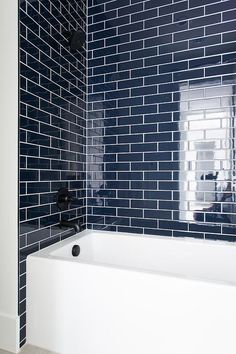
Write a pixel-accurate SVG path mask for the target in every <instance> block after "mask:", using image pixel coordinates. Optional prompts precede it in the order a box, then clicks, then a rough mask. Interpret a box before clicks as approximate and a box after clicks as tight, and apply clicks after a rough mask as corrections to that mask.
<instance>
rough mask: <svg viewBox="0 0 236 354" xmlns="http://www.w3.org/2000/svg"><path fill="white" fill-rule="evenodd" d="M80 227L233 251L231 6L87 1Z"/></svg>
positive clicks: (167, 0)
mask: <svg viewBox="0 0 236 354" xmlns="http://www.w3.org/2000/svg"><path fill="white" fill-rule="evenodd" d="M88 31H89V36H88V40H89V43H88V49H89V72H88V74H89V78H88V80H89V95H88V99H89V113H88V132H87V134H88V175H87V178H88V185H87V187H88V195H87V196H88V199H87V201H88V219H87V221H88V227H89V228H93V229H104V230H113V231H119V232H131V233H140V234H151V235H163V236H177V237H178V236H190V237H197V238H206V239H219V240H228V241H236V236H235V231H236V228H235V224H236V207H235V199H236V198H235V195H236V194H235V188H236V181H235V78H236V77H235V73H236V70H235V69H236V64H235V62H236V43H235V39H236V2H235V1H234V0H228V1H219V0H203V1H202V0H201V1H199V0H182V1H179V0H178V1H177V0H159V1H157V0H145V1H144V0H112V1H111V0H89V8H88Z"/></svg>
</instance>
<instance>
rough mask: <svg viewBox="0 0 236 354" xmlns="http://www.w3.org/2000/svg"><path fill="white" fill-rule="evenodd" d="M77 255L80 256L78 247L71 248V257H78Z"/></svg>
mask: <svg viewBox="0 0 236 354" xmlns="http://www.w3.org/2000/svg"><path fill="white" fill-rule="evenodd" d="M79 254H80V246H79V245H74V246H73V247H72V256H73V257H78V255H79Z"/></svg>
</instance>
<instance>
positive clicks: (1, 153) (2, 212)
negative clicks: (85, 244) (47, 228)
mask: <svg viewBox="0 0 236 354" xmlns="http://www.w3.org/2000/svg"><path fill="white" fill-rule="evenodd" d="M0 171H1V172H0V348H3V349H6V350H9V351H11V352H13V353H14V352H17V351H18V346H19V344H18V341H19V333H18V332H19V329H18V328H19V319H18V315H17V271H18V268H17V260H18V240H17V239H18V237H17V233H18V232H17V223H18V221H17V214H18V200H17V198H18V197H17V183H18V182H17V180H18V2H17V0H7V1H5V0H0Z"/></svg>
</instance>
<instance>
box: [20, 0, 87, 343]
mask: <svg viewBox="0 0 236 354" xmlns="http://www.w3.org/2000/svg"><path fill="white" fill-rule="evenodd" d="M19 20H20V118H19V125H20V173H19V177H20V185H19V188H20V195H19V207H20V209H19V219H20V224H19V246H20V250H19V261H20V265H19V314H20V327H21V331H20V342H21V345H22V344H24V343H25V338H26V312H25V311H26V256H27V255H28V254H30V253H32V252H35V251H37V250H38V249H40V248H43V247H45V246H48V245H50V244H52V243H54V242H57V241H60V240H61V239H63V238H65V237H68V236H69V235H71V230H70V231H69V232H68V231H62V230H61V229H59V227H58V223H59V220H60V218H61V214H62V213H61V212H60V210H59V209H58V208H57V206H56V193H57V191H58V189H59V188H60V187H67V188H68V189H69V190H71V191H72V193H73V196H74V198H76V200H77V201H76V203H75V204H74V205H72V207H71V208H70V211H69V212H68V213H66V214H68V215H66V216H67V217H69V218H70V219H73V218H79V219H80V221H81V224H82V225H83V227H84V228H85V222H86V220H85V215H86V202H85V200H86V186H85V179H86V168H85V165H86V51H85V50H82V51H80V52H78V51H74V52H73V51H71V50H70V48H69V45H68V41H67V40H66V38H65V36H64V35H63V33H64V32H65V31H72V30H75V29H83V30H84V31H86V8H85V1H81V0H80V1H77V0H70V1H62V0H42V1H27V0H23V1H20V9H19ZM63 214H65V213H63Z"/></svg>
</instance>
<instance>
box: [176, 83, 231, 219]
mask: <svg viewBox="0 0 236 354" xmlns="http://www.w3.org/2000/svg"><path fill="white" fill-rule="evenodd" d="M234 90H235V88H234V85H233V84H232V82H231V83H230V84H229V83H227V84H225V85H224V86H214V85H212V86H209V83H206V84H205V85H203V84H201V85H199V84H196V85H193V86H192V87H191V89H189V87H188V86H187V85H182V86H181V87H180V112H181V113H180V132H181V136H180V152H179V158H180V165H179V166H180V167H179V181H180V182H179V190H180V196H179V198H180V203H179V217H180V220H183V221H190V222H210V223H236V217H235V215H233V213H235V212H236V206H235V146H234V145H235V106H234V101H235V92H234Z"/></svg>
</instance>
